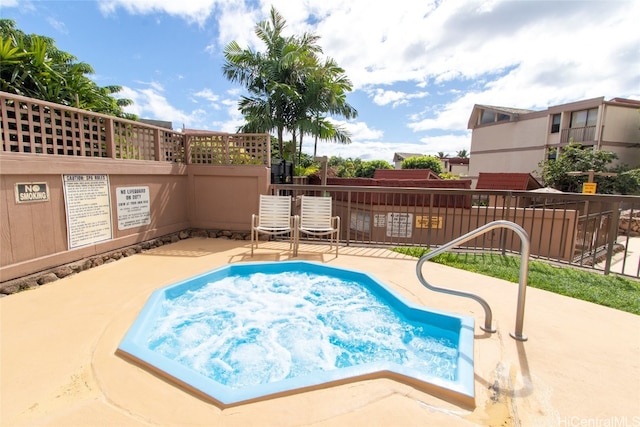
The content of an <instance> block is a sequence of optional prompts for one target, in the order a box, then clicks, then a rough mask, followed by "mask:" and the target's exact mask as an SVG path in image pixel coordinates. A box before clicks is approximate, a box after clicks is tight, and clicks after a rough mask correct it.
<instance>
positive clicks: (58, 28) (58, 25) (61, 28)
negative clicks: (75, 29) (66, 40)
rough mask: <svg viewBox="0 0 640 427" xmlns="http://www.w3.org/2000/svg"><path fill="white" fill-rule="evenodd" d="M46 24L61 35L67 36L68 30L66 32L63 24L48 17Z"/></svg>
mask: <svg viewBox="0 0 640 427" xmlns="http://www.w3.org/2000/svg"><path fill="white" fill-rule="evenodd" d="M47 22H48V23H49V25H51V26H52V27H53V28H54V29H55V30H56V31H58V32H59V33H61V34H68V33H69V30H67V27H66V25H65V24H64V22H62V21H60V20H58V19H56V18H54V17H52V16H49V17H48V18H47Z"/></svg>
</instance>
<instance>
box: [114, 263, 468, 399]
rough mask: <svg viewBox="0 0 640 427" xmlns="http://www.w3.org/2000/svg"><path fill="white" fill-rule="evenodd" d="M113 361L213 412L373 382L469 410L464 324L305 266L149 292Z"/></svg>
mask: <svg viewBox="0 0 640 427" xmlns="http://www.w3.org/2000/svg"><path fill="white" fill-rule="evenodd" d="M118 353H119V354H121V355H123V356H125V357H127V358H131V359H132V360H134V361H136V362H138V363H141V364H142V365H144V366H146V367H148V368H149V369H151V370H153V371H154V372H156V373H158V374H160V375H161V376H163V377H165V378H167V379H170V380H172V381H174V382H176V383H177V384H179V385H181V386H183V387H185V388H187V389H189V390H191V391H192V392H194V393H196V394H198V395H200V396H201V397H203V398H205V399H207V400H210V401H212V402H214V403H216V404H218V405H219V406H222V407H227V406H233V405H237V404H241V403H248V402H251V401H256V400H261V399H266V398H272V397H277V396H283V395H287V394H292V393H298V392H302V391H305V390H312V389H316V388H324V387H329V386H332V385H336V384H342V383H347V382H355V381H359V380H362V379H372V378H391V379H395V380H398V381H401V382H404V383H407V384H410V385H412V386H414V387H416V388H418V389H420V390H423V391H425V392H428V393H432V394H434V395H436V396H438V397H441V398H443V399H446V400H449V401H454V402H456V403H460V404H462V405H464V406H474V387H473V381H474V380H473V319H472V318H469V317H466V316H459V315H455V314H449V313H443V312H440V311H437V310H433V309H429V310H427V309H425V308H422V307H418V306H416V305H414V304H412V303H410V302H408V301H406V300H405V299H404V298H403V297H401V296H400V295H398V294H396V293H395V292H394V291H392V290H391V289H389V288H388V287H387V286H385V285H384V284H382V283H381V282H379V281H378V280H376V279H375V278H373V277H371V276H369V275H367V274H365V273H362V272H358V271H355V270H349V269H341V268H335V267H329V266H326V265H323V264H318V263H313V262H306V261H287V262H273V263H246V264H233V265H228V266H225V267H222V268H219V269H216V270H213V271H211V272H208V273H205V274H202V275H200V276H196V277H193V278H190V279H187V280H185V281H183V282H180V283H176V284H174V285H170V286H167V287H164V288H161V289H158V290H156V291H155V292H154V293H153V294H152V295H151V297H150V298H149V300H148V301H147V303H146V304H145V306H144V308H143V309H142V311H141V313H140V314H139V316H138V317H137V319H136V320H135V322H134V323H133V325H132V326H131V328H130V329H129V331H128V332H127V334H126V336H125V337H124V339H123V340H122V342H121V344H120V346H119V348H118Z"/></svg>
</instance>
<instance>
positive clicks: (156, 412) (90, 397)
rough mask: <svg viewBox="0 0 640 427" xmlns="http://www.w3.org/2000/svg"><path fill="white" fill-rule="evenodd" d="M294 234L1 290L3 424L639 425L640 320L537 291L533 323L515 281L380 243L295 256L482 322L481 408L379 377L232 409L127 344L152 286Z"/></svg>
mask: <svg viewBox="0 0 640 427" xmlns="http://www.w3.org/2000/svg"><path fill="white" fill-rule="evenodd" d="M287 248H288V245H287V244H285V243H278V242H269V243H262V244H261V245H260V248H259V249H257V251H256V253H255V256H254V257H253V258H251V257H250V248H249V242H242V241H232V240H223V239H204V238H192V239H187V240H182V241H179V242H177V243H174V244H171V245H165V246H162V247H159V248H155V249H153V250H150V251H148V252H145V253H142V254H137V255H134V256H131V257H128V258H124V259H122V260H120V261H117V262H113V263H110V264H105V265H102V266H100V267H96V268H93V269H91V270H87V271H84V272H82V273H80V274H76V275H74V276H69V277H66V278H64V279H61V280H59V281H56V282H53V283H50V284H47V285H44V286H42V287H40V288H38V289H34V290H30V291H25V292H21V293H18V294H14V295H10V296H7V297H4V298H0V425H2V426H33V425H38V426H156V425H157V426H160V425H162V426H165V425H166V426H182V425H193V426H197V425H203V426H204V425H225V426H271V425H273V426H307V425H313V426H351V425H354V426H355V425H369V426H413V425H416V426H417V425H421V426H423V425H454V426H455V425H459V426H472V425H495V426H509V425H521V426H532V425H540V426H554V425H556V426H583V425H584V426H587V425H589V426H605V425H620V426H625V427H626V426H640V316H636V315H633V314H629V313H624V312H621V311H618V310H612V309H608V308H605V307H602V306H598V305H595V304H591V303H587V302H583V301H579V300H574V299H571V298H567V297H563V296H561V295H556V294H553V293H549V292H545V291H541V290H538V289H534V288H529V289H528V290H527V303H526V310H525V319H524V333H525V334H526V335H527V336H528V338H529V340H528V341H525V342H519V341H515V340H513V339H512V338H511V337H509V332H512V331H513V329H514V326H515V315H516V297H517V285H515V284H513V283H508V282H505V281H502V280H497V279H493V278H489V277H486V276H481V275H478V274H474V273H469V272H465V271H461V270H457V269H453V268H450V267H445V266H441V265H438V264H434V263H430V262H428V263H427V264H426V266H425V269H424V270H423V271H424V274H425V277H426V278H427V279H428V280H429V282H430V283H432V284H433V285H435V286H441V287H456V288H458V289H461V290H466V291H474V292H476V293H478V294H479V295H480V296H482V297H483V298H484V299H486V300H487V301H488V302H489V304H490V305H491V307H492V309H493V319H494V324H495V326H496V328H497V330H498V331H497V332H496V333H494V334H488V333H484V332H483V331H482V330H480V328H479V325H481V324H483V322H484V318H483V316H484V312H483V310H482V307H481V306H480V305H479V304H478V303H476V302H474V301H471V300H467V299H463V298H460V297H455V296H450V295H445V294H441V293H435V292H432V291H429V290H428V289H426V288H424V287H422V286H421V285H420V283H419V281H418V279H417V277H416V274H415V266H416V259H415V258H409V257H405V256H403V255H400V254H397V253H394V252H390V251H388V250H385V249H378V248H358V247H349V248H345V247H343V248H341V251H340V256H339V257H337V258H336V257H335V255H334V253H332V252H329V249H328V246H322V245H308V244H301V247H300V253H299V256H298V257H296V258H295V259H301V260H310V261H316V262H323V263H326V264H327V265H332V266H337V267H346V268H352V269H357V270H361V271H364V272H367V273H369V274H371V275H373V276H374V277H376V278H378V279H379V280H380V281H382V282H385V283H386V284H388V285H390V286H391V287H393V288H394V289H395V290H396V291H398V292H399V293H400V294H402V295H403V296H405V297H406V298H408V299H410V300H412V301H414V302H416V303H419V304H423V305H425V306H428V307H433V308H437V309H440V310H446V311H451V312H454V313H459V314H463V315H469V316H472V317H474V318H475V322H476V327H475V334H476V340H475V349H474V353H475V393H476V407H475V409H472V410H471V409H468V408H462V407H458V406H456V405H454V404H452V403H449V402H446V401H443V400H441V399H439V398H437V397H434V396H431V395H429V394H426V393H424V392H421V391H419V390H417V389H415V388H413V387H411V386H409V385H406V384H402V383H398V382H395V381H393V380H389V379H372V380H367V381H361V382H356V383H350V384H344V385H339V386H334V387H328V388H324V389H320V390H314V391H309V392H304V393H299V394H295V395H291V396H286V397H279V398H275V399H270V400H265V401H261V402H256V403H251V404H246V405H240V406H237V407H232V408H228V409H224V410H222V409H220V408H218V407H216V406H215V405H212V404H211V403H208V402H206V401H204V400H202V399H200V398H198V397H197V396H195V395H193V394H191V393H189V392H188V391H185V390H184V389H182V388H179V387H177V386H175V385H173V384H172V383H170V382H168V381H166V380H164V379H162V378H161V377H159V376H157V375H154V374H153V373H151V372H150V371H148V370H146V369H144V368H142V367H140V366H138V365H135V364H133V363H131V362H130V361H128V360H126V359H123V358H121V357H119V356H117V355H116V354H115V351H116V348H117V347H118V344H119V343H120V341H121V340H122V338H123V336H124V335H125V333H126V332H127V330H128V328H129V327H130V326H131V324H132V322H133V321H134V319H135V318H136V316H137V314H138V312H139V311H140V309H141V308H142V306H143V305H144V303H145V302H146V300H147V298H148V297H149V295H150V294H151V292H153V290H155V289H157V288H159V287H162V286H165V285H169V284H172V283H175V282H177V281H179V280H183V279H185V278H188V277H191V276H194V275H196V274H200V273H203V272H206V271H209V270H211V269H213V268H216V267H218V266H221V265H225V264H227V263H236V262H248V261H274V260H287V259H289V255H288V252H286V250H285V249H287Z"/></svg>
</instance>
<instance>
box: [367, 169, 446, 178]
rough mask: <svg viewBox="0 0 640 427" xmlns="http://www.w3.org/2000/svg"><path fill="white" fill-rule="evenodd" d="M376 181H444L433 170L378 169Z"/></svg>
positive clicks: (374, 175) (375, 176) (374, 176)
mask: <svg viewBox="0 0 640 427" xmlns="http://www.w3.org/2000/svg"><path fill="white" fill-rule="evenodd" d="M373 178H374V179H442V178H440V177H439V176H438V174H437V173H435V172H434V171H432V170H431V169H376V171H375V172H374V174H373Z"/></svg>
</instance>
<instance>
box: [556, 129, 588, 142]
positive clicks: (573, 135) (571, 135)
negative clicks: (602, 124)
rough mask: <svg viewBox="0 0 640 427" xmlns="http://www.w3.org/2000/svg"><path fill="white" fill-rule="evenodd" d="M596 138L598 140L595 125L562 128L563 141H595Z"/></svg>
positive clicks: (561, 138)
mask: <svg viewBox="0 0 640 427" xmlns="http://www.w3.org/2000/svg"><path fill="white" fill-rule="evenodd" d="M595 140H596V127H595V126H585V127H580V128H568V129H562V134H561V136H560V142H561V143H569V142H594V141H595Z"/></svg>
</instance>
